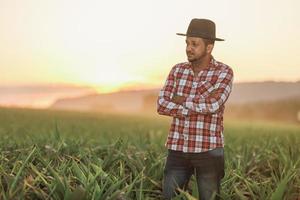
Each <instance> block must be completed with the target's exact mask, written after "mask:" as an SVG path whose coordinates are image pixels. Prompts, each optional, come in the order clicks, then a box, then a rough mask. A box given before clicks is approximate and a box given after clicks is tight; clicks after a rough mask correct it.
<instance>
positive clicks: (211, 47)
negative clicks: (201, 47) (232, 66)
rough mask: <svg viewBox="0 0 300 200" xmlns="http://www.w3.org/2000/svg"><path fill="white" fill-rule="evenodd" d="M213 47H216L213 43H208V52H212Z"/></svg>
mask: <svg viewBox="0 0 300 200" xmlns="http://www.w3.org/2000/svg"><path fill="white" fill-rule="evenodd" d="M213 49H214V45H213V44H208V45H207V46H206V52H207V53H211V52H212V50H213Z"/></svg>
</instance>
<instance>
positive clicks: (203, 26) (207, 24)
mask: <svg viewBox="0 0 300 200" xmlns="http://www.w3.org/2000/svg"><path fill="white" fill-rule="evenodd" d="M176 34H177V35H182V36H188V37H200V38H204V39H209V40H216V41H224V39H221V38H217V37H216V25H215V23H214V22H213V21H211V20H209V19H192V21H191V22H190V24H189V27H188V29H187V31H186V33H176Z"/></svg>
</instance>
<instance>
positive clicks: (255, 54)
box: [0, 0, 300, 92]
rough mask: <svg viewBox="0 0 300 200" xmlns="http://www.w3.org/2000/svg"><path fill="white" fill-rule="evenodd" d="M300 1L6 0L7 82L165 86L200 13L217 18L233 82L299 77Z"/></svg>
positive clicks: (219, 47) (2, 23) (1, 55)
mask: <svg viewBox="0 0 300 200" xmlns="http://www.w3.org/2000/svg"><path fill="white" fill-rule="evenodd" d="M299 9H300V1H298V0H285V1H283V0H280V1H279V0H264V1H261V0H252V1H240V0H210V1H201V0H187V1H182V0H165V1H161V0H151V1H150V0H149V1H143V0H127V1H121V0H119V1H116V0H110V1H102V0H84V1H83V0H82V1H78V0H0V30H1V31H0V44H1V45H0V74H1V78H0V86H1V85H2V86H9V85H26V84H27V85H28V84H29V85H41V84H53V83H55V84H74V85H78V86H91V87H94V88H96V89H97V90H98V91H100V92H109V91H114V90H117V89H122V88H126V87H142V88H146V87H154V86H161V85H162V84H163V83H164V81H165V79H166V76H167V74H168V73H169V71H170V69H171V67H172V66H174V65H175V64H176V63H179V62H185V61H186V55H185V38H184V37H182V36H178V35H176V33H178V32H181V33H185V32H186V30H187V27H188V24H189V22H190V20H191V19H193V18H207V19H211V20H213V21H214V22H215V23H216V35H217V37H220V38H224V39H225V41H224V42H216V43H215V47H214V50H213V56H214V57H215V58H216V59H217V60H219V61H221V62H224V63H225V64H227V65H229V66H231V67H232V69H233V71H234V81H235V82H250V81H298V80H300V55H299V52H300V49H299V47H300V40H299V36H300V20H299V19H300V13H299V12H298V11H299Z"/></svg>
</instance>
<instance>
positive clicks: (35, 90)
mask: <svg viewBox="0 0 300 200" xmlns="http://www.w3.org/2000/svg"><path fill="white" fill-rule="evenodd" d="M92 92H96V91H95V89H93V88H91V87H85V86H76V85H68V84H44V85H42V84H40V85H7V86H4V85H1V86H0V94H1V95H0V106H8V107H35V108H45V107H48V106H49V105H51V104H52V103H53V102H54V101H55V100H56V99H58V98H65V97H77V96H82V95H86V94H90V93H92Z"/></svg>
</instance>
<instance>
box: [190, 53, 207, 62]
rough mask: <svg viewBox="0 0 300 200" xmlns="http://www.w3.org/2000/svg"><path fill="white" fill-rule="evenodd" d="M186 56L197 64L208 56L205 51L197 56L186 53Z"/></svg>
mask: <svg viewBox="0 0 300 200" xmlns="http://www.w3.org/2000/svg"><path fill="white" fill-rule="evenodd" d="M186 55H187V59H188V61H189V62H191V63H195V62H201V61H202V60H203V58H204V57H205V56H206V55H207V52H206V51H203V52H202V53H201V54H200V55H197V56H195V54H192V53H189V52H186Z"/></svg>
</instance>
